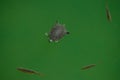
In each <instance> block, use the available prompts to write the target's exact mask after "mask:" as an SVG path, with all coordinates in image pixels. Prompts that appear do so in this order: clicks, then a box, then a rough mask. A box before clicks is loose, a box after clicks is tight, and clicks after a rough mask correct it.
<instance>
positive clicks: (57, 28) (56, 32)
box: [46, 21, 69, 42]
mask: <svg viewBox="0 0 120 80" xmlns="http://www.w3.org/2000/svg"><path fill="white" fill-rule="evenodd" d="M66 34H69V32H68V31H67V30H66V29H65V24H63V25H62V24H60V23H59V22H58V21H56V23H55V25H54V26H53V28H52V29H51V31H50V32H49V33H46V35H47V36H48V38H49V42H58V41H59V40H60V39H61V38H62V37H64V35H66Z"/></svg>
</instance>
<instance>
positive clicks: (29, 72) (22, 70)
mask: <svg viewBox="0 0 120 80" xmlns="http://www.w3.org/2000/svg"><path fill="white" fill-rule="evenodd" d="M17 70H18V71H21V72H24V73H28V74H35V75H39V76H43V74H41V73H39V72H37V71H34V70H30V69H25V68H22V67H19V68H17Z"/></svg>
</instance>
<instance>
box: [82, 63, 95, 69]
mask: <svg viewBox="0 0 120 80" xmlns="http://www.w3.org/2000/svg"><path fill="white" fill-rule="evenodd" d="M94 66H96V64H90V65H87V66H84V67H83V68H81V70H87V69H90V68H92V67H94Z"/></svg>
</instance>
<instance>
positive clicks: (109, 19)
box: [105, 2, 112, 22]
mask: <svg viewBox="0 0 120 80" xmlns="http://www.w3.org/2000/svg"><path fill="white" fill-rule="evenodd" d="M105 9H106V16H107V19H108V21H109V22H112V17H111V13H110V10H109V8H108V3H107V2H106V7H105Z"/></svg>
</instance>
